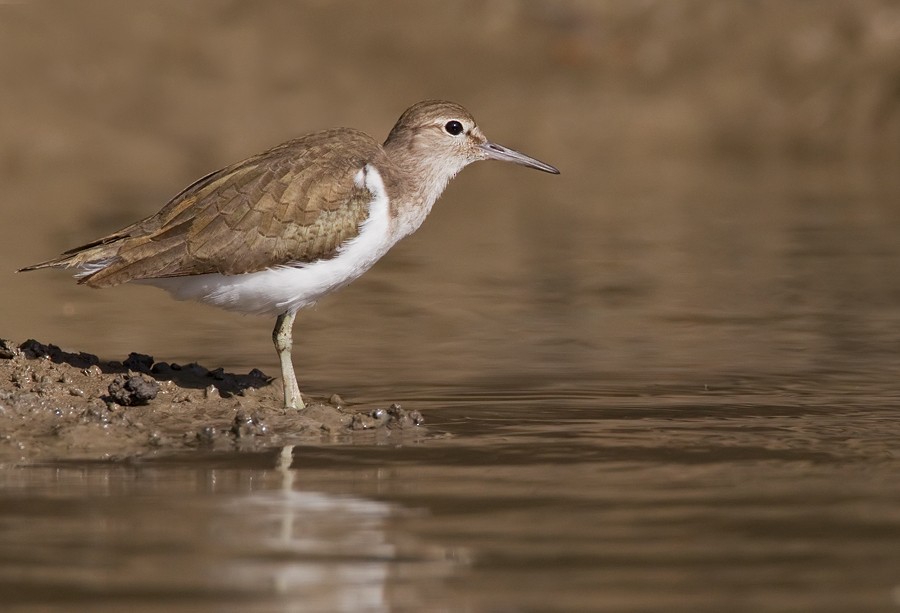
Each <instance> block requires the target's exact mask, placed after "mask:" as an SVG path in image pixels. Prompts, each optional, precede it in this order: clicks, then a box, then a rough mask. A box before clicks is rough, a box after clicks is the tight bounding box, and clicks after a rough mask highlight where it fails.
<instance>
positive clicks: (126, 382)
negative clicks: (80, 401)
mask: <svg viewBox="0 0 900 613" xmlns="http://www.w3.org/2000/svg"><path fill="white" fill-rule="evenodd" d="M132 355H134V354H132ZM149 371H150V367H149V366H148V367H147V372H149ZM107 390H108V391H109V397H110V398H111V399H112V401H113V402H115V403H116V404H121V405H122V406H126V407H130V406H137V405H141V404H147V403H148V402H150V401H151V400H153V399H154V398H156V395H157V394H158V393H159V383H157V382H156V381H154V380H153V379H150V378H149V377H145V376H143V375H137V374H133V373H130V374H127V375H119V376H118V377H116V378H115V379H113V382H112V383H110V384H109V387H108V388H107Z"/></svg>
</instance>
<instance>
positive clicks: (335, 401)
mask: <svg viewBox="0 0 900 613" xmlns="http://www.w3.org/2000/svg"><path fill="white" fill-rule="evenodd" d="M328 403H329V404H330V405H331V406H334V407H337V408H339V409H340V408H342V407H343V406H344V399H343V398H341V397H340V396H339V395H337V394H332V395H331V398H329V399H328Z"/></svg>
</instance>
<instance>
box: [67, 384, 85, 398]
mask: <svg viewBox="0 0 900 613" xmlns="http://www.w3.org/2000/svg"><path fill="white" fill-rule="evenodd" d="M69 394H71V395H72V396H78V397H79V398H81V397H84V390H83V389H79V388H77V387H72V388H69Z"/></svg>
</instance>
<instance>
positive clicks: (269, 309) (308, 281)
mask: <svg viewBox="0 0 900 613" xmlns="http://www.w3.org/2000/svg"><path fill="white" fill-rule="evenodd" d="M354 180H355V181H356V184H357V185H359V186H360V187H362V186H363V185H365V187H366V188H368V190H369V191H370V192H371V193H372V194H374V197H373V198H372V201H371V202H370V203H369V216H368V217H367V218H366V220H365V221H364V222H363V223H362V225H361V226H360V232H359V234H358V235H357V236H356V237H355V238H353V239H352V240H350V241H348V242H347V243H345V244H344V245H343V246H342V247H341V248H340V249H339V250H338V252H337V254H336V255H335V256H334V257H332V258H330V259H327V260H317V261H315V262H311V263H298V264H291V263H285V264H284V265H283V266H278V267H275V268H270V269H268V270H264V271H260V272H254V273H248V274H243V275H222V274H208V275H195V276H189V277H174V278H168V279H146V280H143V281H140V282H141V283H148V284H150V285H155V286H157V287H161V288H163V289H165V290H167V291H169V292H170V293H171V294H172V295H173V296H174V297H175V298H177V299H179V300H198V301H200V302H205V303H207V304H211V305H214V306H217V307H221V308H223V309H228V310H230V311H238V312H240V313H248V314H258V315H278V314H280V313H284V312H287V311H296V310H297V309H300V308H302V307H305V306H309V305H311V304H313V303H315V302H316V301H317V300H318V299H319V298H321V297H322V296H324V295H326V294H328V293H330V292H333V291H334V290H336V289H338V288H340V287H343V286H344V285H347V284H348V283H350V282H351V281H353V280H354V279H356V278H358V277H359V276H360V275H362V274H363V273H364V272H366V271H367V270H368V269H369V268H371V267H372V265H373V264H374V263H375V262H377V261H378V260H379V259H380V258H381V257H382V256H383V255H384V254H385V253H387V252H388V250H389V249H390V248H391V247H392V246H393V245H394V243H396V242H397V240H399V238H400V236H399V235H398V234H397V233H396V232H392V231H391V216H390V207H389V204H390V202H389V198H388V194H387V191H386V190H385V187H384V181H383V180H382V178H381V175H380V174H379V172H378V170H377V169H376V168H375V167H373V166H371V165H368V164H367V165H366V166H365V167H364V168H362V169H360V171H359V172H358V173H357V174H356V177H355V178H354Z"/></svg>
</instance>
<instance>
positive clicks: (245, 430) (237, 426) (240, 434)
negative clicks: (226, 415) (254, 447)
mask: <svg viewBox="0 0 900 613" xmlns="http://www.w3.org/2000/svg"><path fill="white" fill-rule="evenodd" d="M268 432H269V428H268V426H266V424H264V423H263V421H262V419H261V418H260V417H259V415H258V414H256V413H251V414H250V415H249V416H248V415H247V414H246V413H244V412H243V411H238V412H237V414H236V415H235V416H234V420H233V421H232V423H231V433H232V434H233V435H234V436H235V437H236V438H247V437H250V436H261V435H264V434H268Z"/></svg>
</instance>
